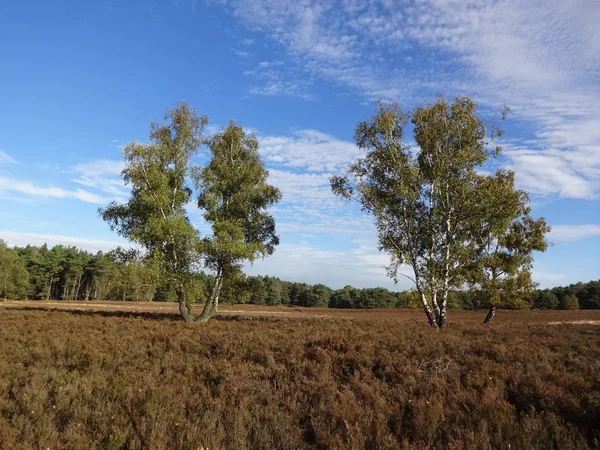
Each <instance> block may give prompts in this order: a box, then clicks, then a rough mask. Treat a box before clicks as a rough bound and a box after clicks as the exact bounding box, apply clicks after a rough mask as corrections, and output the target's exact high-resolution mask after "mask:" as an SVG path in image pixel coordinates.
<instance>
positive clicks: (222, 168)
mask: <svg viewBox="0 0 600 450" xmlns="http://www.w3.org/2000/svg"><path fill="white" fill-rule="evenodd" d="M208 147H209V150H210V154H211V159H210V162H209V163H208V165H207V166H206V167H204V168H196V169H195V170H194V183H195V186H196V189H197V190H198V193H199V195H198V207H199V208H201V209H202V210H204V220H206V222H207V223H209V224H210V225H211V228H212V235H210V236H207V237H205V238H204V239H202V241H201V245H200V248H201V253H202V254H203V255H204V258H205V259H204V265H205V267H206V268H208V269H209V270H210V271H211V272H212V273H214V281H213V289H212V291H211V294H210V296H209V298H208V300H207V302H206V303H205V305H204V309H203V310H202V313H201V314H200V316H199V317H198V320H199V321H206V320H208V319H209V318H210V317H211V316H212V315H214V314H216V312H217V310H218V307H219V295H220V292H221V288H222V286H223V282H224V281H225V280H227V279H228V278H229V279H232V278H234V277H235V276H236V275H237V273H239V271H240V270H241V268H242V266H243V263H244V262H246V261H249V262H253V261H254V260H255V259H256V258H259V257H266V256H269V255H271V254H272V253H273V252H274V250H275V247H276V246H277V245H278V244H279V237H278V236H277V234H276V233H275V219H274V218H273V216H272V215H271V214H269V213H268V211H267V209H268V208H269V207H270V206H272V205H273V204H275V203H276V202H278V201H279V200H280V198H281V193H280V192H279V189H277V188H276V187H274V186H271V185H270V184H268V183H267V177H268V175H269V172H268V171H267V170H266V169H265V167H264V165H263V163H262V161H261V159H260V155H259V153H258V140H257V139H256V137H255V136H247V135H246V132H245V131H244V129H243V128H242V127H241V126H239V125H236V124H235V123H233V122H232V123H230V124H229V126H227V127H225V128H224V129H223V130H221V131H220V132H219V133H217V134H215V135H214V136H213V137H212V138H211V139H210V141H209V145H208Z"/></svg>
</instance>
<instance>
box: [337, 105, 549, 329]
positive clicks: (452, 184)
mask: <svg viewBox="0 0 600 450" xmlns="http://www.w3.org/2000/svg"><path fill="white" fill-rule="evenodd" d="M409 120H410V122H411V123H412V125H413V127H414V140H415V142H416V144H417V146H418V151H413V150H412V149H411V148H410V147H409V146H408V144H407V143H406V142H405V141H404V127H405V125H406V123H407V122H408V121H409ZM501 135H502V132H501V130H499V129H498V128H496V127H494V126H492V127H490V128H489V129H488V128H487V127H486V126H485V125H484V123H483V121H482V120H481V119H480V118H479V117H478V115H477V105H476V104H475V102H474V101H473V100H471V99H469V98H464V97H463V98H457V99H456V100H455V101H454V102H453V103H450V102H448V101H446V100H445V99H443V98H439V99H438V100H437V101H436V102H434V103H431V104H428V105H426V106H423V107H419V108H416V109H415V110H414V111H413V112H412V113H411V114H410V115H408V114H405V113H404V112H403V111H402V110H401V109H400V107H399V106H398V105H395V104H392V105H384V104H380V107H379V111H378V114H377V115H376V116H374V117H373V118H371V119H370V120H368V121H366V122H362V123H360V124H359V125H358V126H357V128H356V133H355V141H356V144H357V146H358V147H359V148H360V149H362V150H364V151H365V155H364V157H363V158H360V159H358V160H357V161H356V162H355V163H354V164H353V165H352V166H351V168H350V170H349V173H348V175H349V176H348V177H340V176H334V177H332V178H331V187H332V190H333V192H334V193H335V194H336V195H338V196H340V197H342V198H344V199H355V200H357V201H358V202H359V203H360V204H361V205H362V207H363V210H364V211H366V212H368V213H370V214H373V216H374V218H375V223H376V226H377V231H378V237H379V245H380V249H381V250H385V251H387V252H388V253H389V254H390V257H391V262H390V266H389V268H388V272H389V275H390V276H391V277H393V278H394V279H397V277H398V276H406V275H404V274H403V273H401V272H400V271H399V269H400V267H401V266H402V265H410V266H411V267H412V269H413V273H414V276H413V277H409V278H410V279H411V280H412V281H413V282H414V283H415V286H416V289H417V291H418V293H419V295H420V297H421V301H422V305H423V308H424V310H425V313H426V315H427V317H428V319H429V323H430V325H431V326H433V327H444V326H445V324H446V308H447V305H448V296H449V293H450V290H451V289H452V288H461V287H463V286H464V285H469V284H470V285H475V284H478V285H480V286H482V288H483V289H487V290H489V291H490V292H491V294H490V295H493V296H494V297H499V295H500V294H499V292H500V291H501V290H505V291H506V292H507V293H506V296H507V297H508V296H512V295H513V294H514V293H515V292H519V293H520V292H521V291H523V292H524V293H525V292H527V291H528V290H529V291H530V290H531V285H530V283H526V280H527V278H528V270H529V267H530V255H531V252H532V251H534V250H543V249H545V241H544V238H543V235H544V233H545V232H546V231H547V230H548V227H547V226H546V225H545V222H544V221H543V219H541V220H540V221H538V222H535V221H533V219H531V218H530V217H529V215H528V214H529V208H528V206H527V201H528V200H527V196H526V194H525V193H523V192H521V191H517V190H515V188H514V175H513V174H512V172H508V171H504V170H499V171H497V172H496V173H495V174H493V175H487V174H482V173H481V172H480V171H479V169H480V168H481V167H482V166H483V165H484V164H485V163H486V162H488V161H489V160H490V159H491V158H495V157H496V156H497V155H499V154H500V151H501V148H500V147H498V146H493V145H492V143H493V142H494V141H495V140H496V138H498V137H499V136H501ZM498 271H501V272H503V274H504V276H503V277H502V278H501V279H502V281H503V283H502V284H500V282H499V280H500V278H499V277H494V276H492V278H493V281H492V282H488V281H487V280H488V278H487V275H488V274H489V273H490V272H491V273H492V274H493V273H495V272H498ZM521 272H524V273H525V275H523V276H519V273H521ZM505 280H506V282H505V283H504V281H505ZM525 285H527V286H526V287H525ZM509 287H510V290H511V293H510V294H509V293H508V291H509ZM494 301H496V299H494Z"/></svg>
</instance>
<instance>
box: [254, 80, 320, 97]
mask: <svg viewBox="0 0 600 450" xmlns="http://www.w3.org/2000/svg"><path fill="white" fill-rule="evenodd" d="M311 84H312V83H310V82H308V81H302V80H272V81H268V82H267V83H266V84H264V85H262V86H253V87H251V88H250V89H249V90H248V93H249V94H251V95H264V96H267V97H280V96H283V97H298V98H304V99H307V100H310V99H312V98H313V94H311V93H310V91H309V89H308V88H309V86H310V85H311Z"/></svg>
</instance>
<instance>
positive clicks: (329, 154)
mask: <svg viewBox="0 0 600 450" xmlns="http://www.w3.org/2000/svg"><path fill="white" fill-rule="evenodd" d="M259 140H260V152H261V155H262V157H263V158H264V159H265V161H267V162H268V163H269V164H271V165H274V166H286V167H291V168H295V169H305V170H306V171H309V172H333V171H340V170H342V169H345V168H346V167H347V166H349V165H350V164H351V163H352V162H354V161H355V160H356V158H357V156H358V155H359V154H360V151H359V149H358V148H357V147H356V145H355V144H354V143H352V142H348V141H343V140H340V139H337V138H335V137H333V136H330V135H328V134H325V133H322V132H320V131H317V130H299V131H296V132H295V133H294V134H293V135H292V136H263V137H259Z"/></svg>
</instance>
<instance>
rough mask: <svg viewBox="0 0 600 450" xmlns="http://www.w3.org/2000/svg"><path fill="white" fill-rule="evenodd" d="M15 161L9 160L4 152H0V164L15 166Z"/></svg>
mask: <svg viewBox="0 0 600 450" xmlns="http://www.w3.org/2000/svg"><path fill="white" fill-rule="evenodd" d="M16 163H17V161H16V160H14V159H13V158H11V157H10V156H9V155H8V154H7V153H6V152H3V151H2V150H0V164H16Z"/></svg>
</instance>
